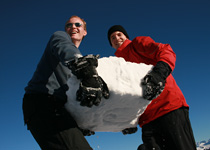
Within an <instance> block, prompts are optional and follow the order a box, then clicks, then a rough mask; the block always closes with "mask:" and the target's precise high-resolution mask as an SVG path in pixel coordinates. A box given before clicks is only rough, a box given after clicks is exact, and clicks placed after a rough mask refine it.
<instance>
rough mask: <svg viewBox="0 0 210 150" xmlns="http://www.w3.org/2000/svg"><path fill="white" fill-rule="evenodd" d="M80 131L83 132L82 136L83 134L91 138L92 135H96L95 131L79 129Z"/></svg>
mask: <svg viewBox="0 0 210 150" xmlns="http://www.w3.org/2000/svg"><path fill="white" fill-rule="evenodd" d="M79 129H80V131H81V132H82V134H83V135H84V136H91V135H94V134H95V132H94V131H90V130H88V129H81V128H79Z"/></svg>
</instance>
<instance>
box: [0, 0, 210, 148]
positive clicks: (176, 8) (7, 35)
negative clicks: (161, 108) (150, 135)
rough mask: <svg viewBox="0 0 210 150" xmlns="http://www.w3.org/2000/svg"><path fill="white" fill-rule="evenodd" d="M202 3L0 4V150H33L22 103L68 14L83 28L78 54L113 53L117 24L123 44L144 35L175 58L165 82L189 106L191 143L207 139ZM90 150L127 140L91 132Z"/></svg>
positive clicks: (33, 0) (205, 7) (132, 144)
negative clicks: (170, 81)
mask: <svg viewBox="0 0 210 150" xmlns="http://www.w3.org/2000/svg"><path fill="white" fill-rule="evenodd" d="M209 8H210V0H199V1H198V0H194V1H188V0H170V1H167V0H159V1H157V0H147V1H145V0H144V1H142V0H133V1H127V2H123V1H121V0H115V1H113V0H112V1H109V0H106V1H92V0H90V1H86V0H84V1H83V0H82V1H70V0H60V1H58V0H19V1H15V0H7V1H5V0H3V1H1V2H0V18H1V23H0V27H1V28H0V34H1V36H0V43H1V44H0V64H1V65H0V70H1V73H0V76H1V78H0V79H1V82H0V83H1V86H0V91H1V94H0V118H1V124H0V133H1V135H0V141H1V144H0V149H4V150H37V149H39V147H38V145H37V143H36V142H35V140H34V139H33V137H32V136H31V134H30V133H29V131H27V130H26V127H25V126H24V125H23V116H22V108H21V107H22V97H23V94H24V87H25V86H26V84H27V82H28V81H29V80H30V78H31V76H32V74H33V72H34V70H35V68H36V65H37V63H38V61H39V59H40V57H41V55H42V53H43V51H44V49H45V46H46V44H47V42H48V40H49V37H50V36H51V34H52V33H53V32H55V31H57V30H63V29H64V23H65V21H66V20H67V19H68V18H69V17H70V16H71V15H78V16H80V17H82V18H84V19H85V20H86V22H87V30H88V34H87V37H86V38H85V39H84V41H83V42H82V44H81V46H80V48H79V49H80V50H81V52H82V54H84V55H85V54H100V55H101V57H106V56H111V55H114V49H113V48H111V47H110V45H109V43H108V40H107V30H108V29H109V27H110V26H112V25H115V24H121V25H123V26H124V27H125V29H126V30H127V32H128V34H129V36H130V39H133V38H134V37H136V36H150V37H152V38H153V39H154V40H155V41H156V42H161V43H168V44H170V45H171V47H172V48H173V50H174V51H175V53H176V55H177V62H176V67H175V70H174V72H173V76H174V78H175V79H176V82H177V83H178V85H179V87H180V88H181V90H182V91H183V93H184V95H185V97H186V100H187V103H188V104H189V105H190V119H191V123H192V127H193V131H194V135H195V139H196V141H201V140H207V139H209V138H210V128H209V126H210V120H209V114H210V109H209V106H210V100H209V95H208V94H209V91H210V88H209V84H210V78H209V74H210V69H209V68H210V67H209V65H210V63H209V57H210V48H209V43H210V37H209V35H210V28H209V27H210V19H209V17H210V9H209ZM87 140H88V141H89V143H90V144H91V146H92V147H93V148H94V149H95V150H119V149H120V150H131V149H134V150H135V149H136V148H137V147H138V145H139V144H141V143H142V140H141V129H140V128H139V130H138V132H137V133H136V134H133V135H127V136H124V135H122V134H121V133H103V132H100V133H96V134H95V135H94V136H91V137H87Z"/></svg>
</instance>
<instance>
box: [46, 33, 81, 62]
mask: <svg viewBox="0 0 210 150" xmlns="http://www.w3.org/2000/svg"><path fill="white" fill-rule="evenodd" d="M49 44H50V49H51V50H52V53H53V54H54V55H55V56H56V57H57V58H58V59H59V60H60V61H61V62H62V64H64V65H66V64H67V63H68V62H69V61H71V60H72V59H74V58H76V57H77V58H78V57H81V56H82V55H81V53H80V51H79V49H78V48H77V47H76V46H75V45H74V43H73V42H72V40H71V37H70V36H69V35H68V34H67V33H66V32H64V31H57V32H55V33H54V34H53V35H52V37H51V39H50V42H49Z"/></svg>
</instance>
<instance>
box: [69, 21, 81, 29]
mask: <svg viewBox="0 0 210 150" xmlns="http://www.w3.org/2000/svg"><path fill="white" fill-rule="evenodd" d="M73 24H75V26H76V27H81V26H82V24H81V23H78V22H76V23H67V24H66V27H67V28H72V26H73Z"/></svg>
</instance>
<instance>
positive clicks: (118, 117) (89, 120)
mask: <svg viewBox="0 0 210 150" xmlns="http://www.w3.org/2000/svg"><path fill="white" fill-rule="evenodd" d="M98 63H99V65H98V67H97V71H98V74H99V75H100V76H101V77H102V78H103V80H104V81H105V82H106V83H107V85H108V88H109V90H110V98H109V99H104V98H103V99H102V102H101V103H100V105H99V106H93V107H91V108H88V107H82V106H80V103H79V102H78V101H76V91H77V90H78V88H79V83H80V81H79V80H77V78H76V77H75V76H74V75H72V77H71V78H70V79H69V80H68V86H69V90H68V91H67V96H68V102H67V104H66V108H67V110H68V111H69V112H70V113H71V115H72V116H73V117H74V118H75V120H76V121H77V123H78V125H79V127H81V128H83V129H89V130H91V131H103V132H120V131H122V130H123V129H125V128H129V127H136V126H137V124H138V117H139V116H140V115H141V114H142V113H143V112H144V110H145V109H146V107H147V105H148V104H149V103H150V101H148V100H145V99H143V98H142V87H141V85H140V82H141V80H142V79H143V77H144V76H145V75H146V74H147V73H148V72H149V71H150V70H151V68H152V66H151V65H146V64H142V63H141V64H137V63H131V62H126V61H124V59H123V58H118V57H104V58H100V59H99V60H98Z"/></svg>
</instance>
